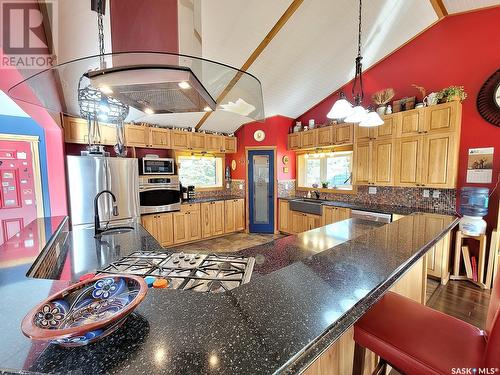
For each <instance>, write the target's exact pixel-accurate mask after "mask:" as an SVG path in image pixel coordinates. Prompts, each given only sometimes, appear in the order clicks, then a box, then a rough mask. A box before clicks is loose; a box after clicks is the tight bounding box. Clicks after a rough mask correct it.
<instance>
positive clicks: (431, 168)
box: [395, 133, 458, 188]
mask: <svg viewBox="0 0 500 375" xmlns="http://www.w3.org/2000/svg"><path fill="white" fill-rule="evenodd" d="M395 164H396V173H395V185H396V186H420V187H433V188H454V187H455V186H456V175H457V165H458V141H457V135H456V134H455V133H436V134H427V135H425V136H423V135H422V136H416V137H405V138H401V139H399V140H398V141H397V146H396V163H395Z"/></svg>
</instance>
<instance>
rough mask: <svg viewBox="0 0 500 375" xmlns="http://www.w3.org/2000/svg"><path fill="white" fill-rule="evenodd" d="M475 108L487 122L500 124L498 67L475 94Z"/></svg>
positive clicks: (499, 77) (499, 71) (499, 74)
mask: <svg viewBox="0 0 500 375" xmlns="http://www.w3.org/2000/svg"><path fill="white" fill-rule="evenodd" d="M476 104H477V110H478V111H479V114H480V115H481V116H483V118H484V119H485V120H486V121H488V122H489V123H491V124H493V125H496V126H500V69H498V70H497V71H496V72H494V73H493V74H492V75H491V76H490V77H489V78H488V79H487V80H486V82H484V83H483V86H482V87H481V90H479V93H478V94H477V100H476Z"/></svg>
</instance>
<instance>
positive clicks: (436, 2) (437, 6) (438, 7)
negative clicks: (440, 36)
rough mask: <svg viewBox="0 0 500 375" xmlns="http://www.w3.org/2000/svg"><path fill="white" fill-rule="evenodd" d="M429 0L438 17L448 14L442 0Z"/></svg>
mask: <svg viewBox="0 0 500 375" xmlns="http://www.w3.org/2000/svg"><path fill="white" fill-rule="evenodd" d="M430 2H431V5H432V7H433V8H434V12H436V15H437V16H438V18H439V19H441V18H444V17H446V16H447V15H448V10H446V6H445V5H444V3H443V0H430Z"/></svg>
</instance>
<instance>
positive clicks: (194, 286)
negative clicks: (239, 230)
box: [98, 251, 255, 293]
mask: <svg viewBox="0 0 500 375" xmlns="http://www.w3.org/2000/svg"><path fill="white" fill-rule="evenodd" d="M254 263H255V259H254V258H252V257H250V258H246V257H240V256H234V255H221V254H188V253H163V252H156V251H150V252H141V251H137V252H134V253H131V254H129V255H127V256H125V257H123V258H121V259H119V260H117V261H115V262H113V263H110V264H109V265H108V266H107V267H105V268H104V269H102V270H100V271H98V272H100V273H110V274H111V273H112V274H123V275H137V276H142V277H146V276H155V277H161V278H164V279H167V281H168V282H169V283H168V288H169V289H184V290H194V291H197V292H212V293H221V292H225V291H227V290H231V289H234V288H237V287H238V286H240V285H242V284H245V283H247V282H249V281H250V277H251V275H252V270H253V266H254Z"/></svg>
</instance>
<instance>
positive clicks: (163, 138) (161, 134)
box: [148, 128, 170, 149]
mask: <svg viewBox="0 0 500 375" xmlns="http://www.w3.org/2000/svg"><path fill="white" fill-rule="evenodd" d="M148 131H149V142H148V146H149V147H152V148H163V149H168V148H170V130H169V129H162V128H149V130H148Z"/></svg>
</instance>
